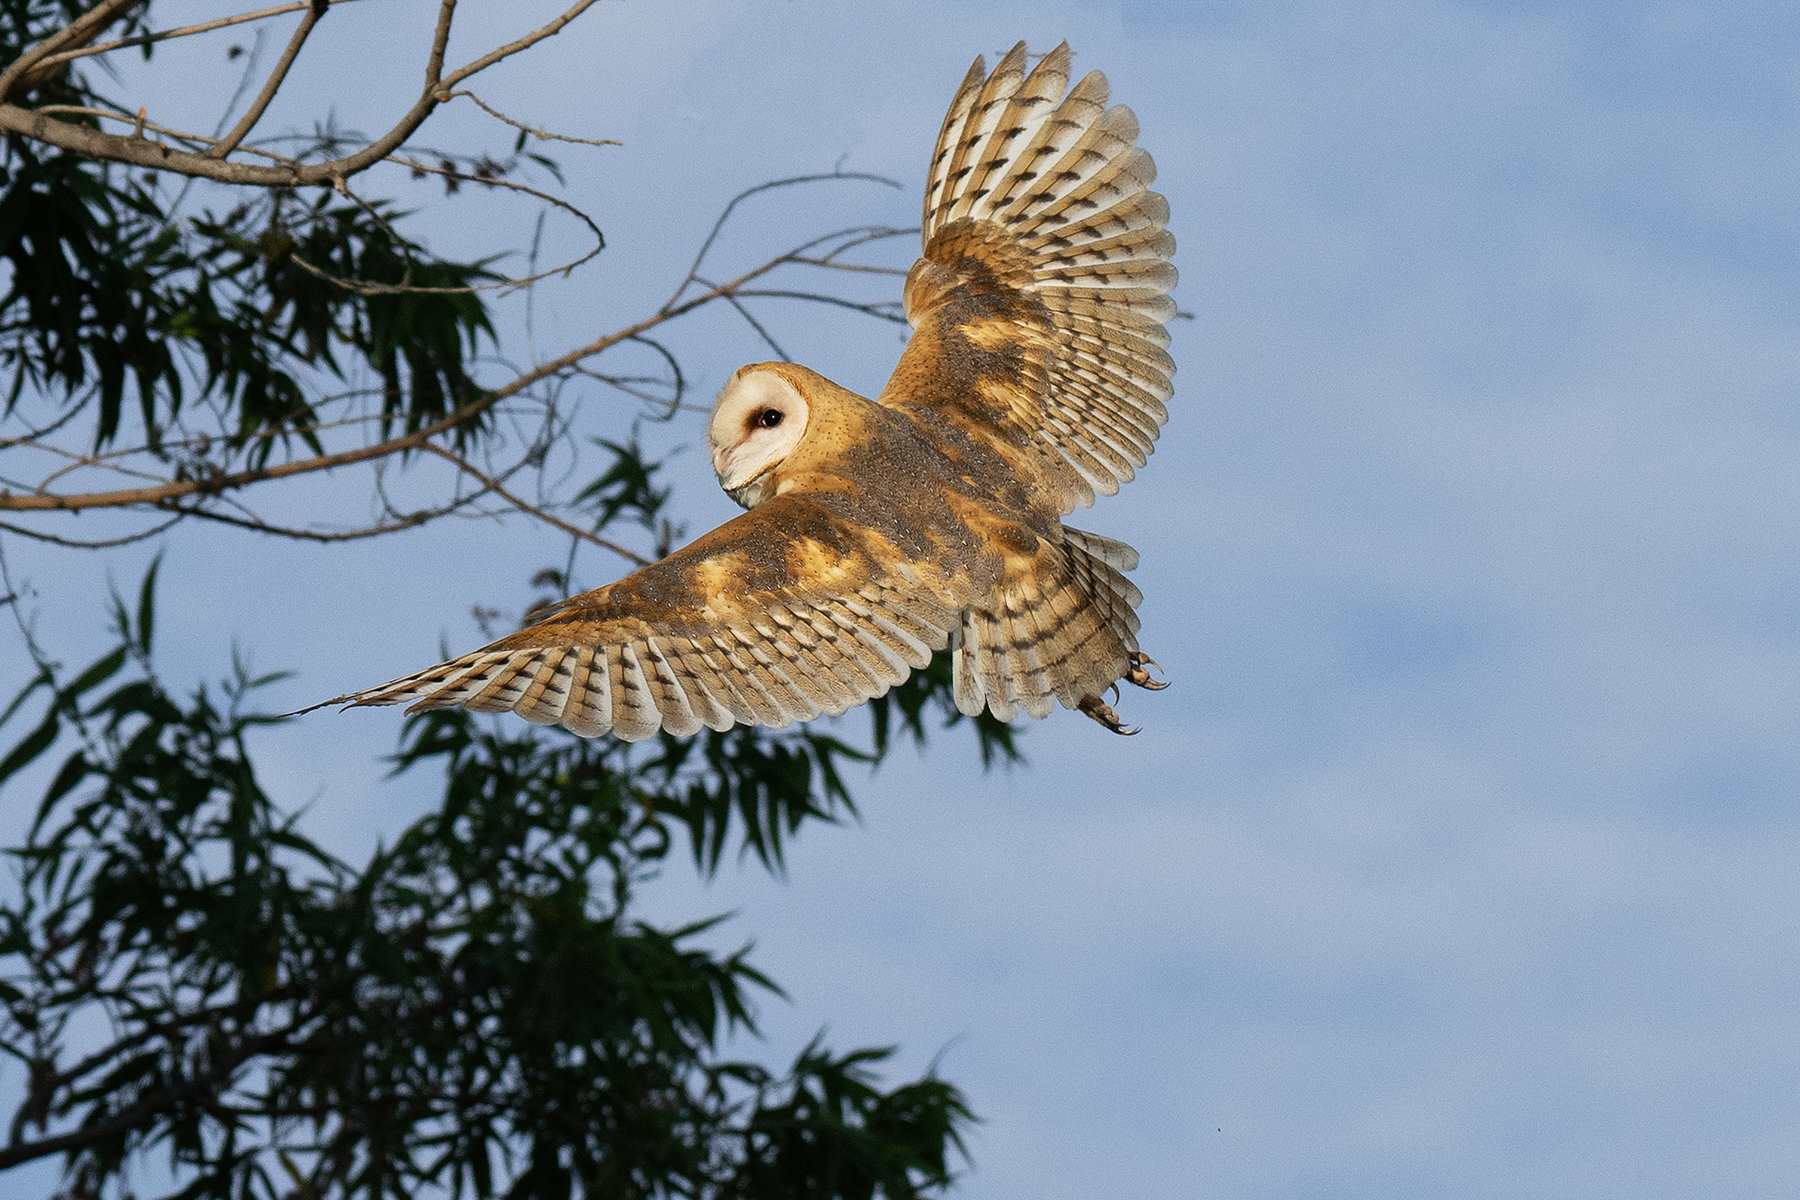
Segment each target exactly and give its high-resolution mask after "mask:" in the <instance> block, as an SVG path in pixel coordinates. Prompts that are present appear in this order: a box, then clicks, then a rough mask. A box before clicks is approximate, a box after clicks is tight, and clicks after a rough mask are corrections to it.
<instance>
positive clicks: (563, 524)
mask: <svg viewBox="0 0 1800 1200" xmlns="http://www.w3.org/2000/svg"><path fill="white" fill-rule="evenodd" d="M424 449H426V450H428V451H430V452H431V453H433V454H435V455H437V456H438V457H439V458H442V459H444V460H445V461H446V462H450V463H453V464H455V466H456V468H457V470H459V471H463V472H465V473H467V474H468V475H470V476H472V477H473V478H474V479H475V481H476V482H478V483H480V484H481V485H482V487H484V488H486V489H487V490H488V491H491V492H493V493H494V494H495V495H496V496H498V497H500V498H501V499H502V500H505V501H506V502H507V503H509V504H511V505H512V506H513V507H515V508H517V509H518V510H519V511H520V512H523V513H529V514H530V515H531V516H534V517H536V518H537V519H538V520H540V521H543V522H545V523H547V524H550V525H554V526H555V527H556V528H558V529H560V530H562V531H563V532H564V533H566V534H569V535H571V536H573V537H578V538H580V539H582V540H583V541H587V542H592V543H593V544H594V545H596V546H599V547H600V548H601V549H603V550H611V551H612V552H613V553H614V554H617V555H618V556H619V557H621V558H625V559H629V560H630V561H632V562H634V563H636V564H637V565H638V566H640V567H647V566H649V565H650V560H649V559H647V558H645V557H644V556H643V555H641V554H637V553H635V552H634V551H631V550H627V549H626V548H625V547H624V546H621V545H619V543H617V542H614V541H609V540H608V539H606V538H603V537H601V536H600V535H599V534H597V533H591V532H589V531H588V530H586V529H583V528H582V527H581V526H579V525H571V524H569V522H567V521H565V520H563V519H562V518H561V517H558V516H556V515H555V514H554V513H549V512H546V511H544V510H543V509H542V508H539V507H538V506H537V505H535V504H531V503H528V502H526V501H525V500H523V499H521V498H520V497H518V496H515V495H513V494H512V493H511V492H509V491H507V490H506V488H505V486H504V485H502V484H501V482H500V481H499V480H498V479H495V478H494V477H493V476H491V475H489V474H487V473H486V472H485V471H483V470H481V468H479V467H477V466H476V465H475V464H474V463H472V462H470V461H469V460H468V459H466V458H464V457H463V456H462V455H460V454H457V453H455V452H454V451H451V450H447V449H445V448H444V447H443V446H439V445H437V444H436V443H428V444H427V445H426V446H425V447H424Z"/></svg>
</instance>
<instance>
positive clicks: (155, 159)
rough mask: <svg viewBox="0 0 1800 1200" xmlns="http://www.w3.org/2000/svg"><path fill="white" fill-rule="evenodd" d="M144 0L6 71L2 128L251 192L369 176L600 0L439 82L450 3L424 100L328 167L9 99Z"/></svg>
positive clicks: (60, 37) (47, 43)
mask: <svg viewBox="0 0 1800 1200" xmlns="http://www.w3.org/2000/svg"><path fill="white" fill-rule="evenodd" d="M138 2H139V0H103V3H101V4H100V5H97V6H96V7H95V8H94V9H92V10H90V11H89V12H88V13H87V14H86V15H84V16H82V17H81V18H80V19H78V20H77V21H75V22H72V23H71V24H70V25H68V26H67V27H65V28H64V29H62V30H60V31H59V32H57V33H56V34H53V35H52V36H50V37H48V38H46V39H44V41H43V42H41V43H39V45H38V46H36V47H33V49H32V50H30V51H28V52H27V53H25V54H23V55H21V56H20V57H19V59H18V60H17V61H15V62H14V63H13V64H12V65H11V66H9V67H8V68H7V69H6V71H5V72H4V73H0V131H5V132H8V133H15V134H19V135H21V136H23V137H28V138H31V139H33V140H34V141H40V142H45V143H48V144H49V145H52V146H56V147H58V148H60V149H63V150H69V151H72V152H74V153H76V154H82V155H86V156H88V157H90V158H100V159H106V160H109V161H112V162H121V163H128V164H130V165H132V166H137V167H144V168H146V169H148V170H153V171H170V172H173V173H175V174H178V175H188V176H193V177H195V178H200V179H210V180H213V181H214V182H216V183H228V184H237V185H242V186H248V187H281V188H289V187H316V186H326V187H338V186H340V185H341V184H342V182H343V181H344V180H346V179H348V178H350V177H351V176H352V175H356V174H359V173H360V172H362V171H366V170H367V169H368V168H370V167H371V166H373V165H375V164H376V163H378V162H381V161H382V160H384V159H386V158H387V157H388V156H389V155H390V154H392V153H393V152H394V151H395V150H397V149H399V148H400V146H401V145H402V144H403V143H404V142H405V141H406V139H407V138H409V137H411V136H412V135H413V133H414V132H415V131H417V129H418V128H419V126H420V125H423V124H424V123H425V120H426V118H427V117H429V116H430V115H431V114H432V112H433V111H435V110H436V108H437V106H438V105H439V104H442V103H443V102H444V101H445V99H447V98H448V96H449V94H450V92H451V90H452V88H453V87H454V85H455V84H458V83H460V82H462V81H463V80H465V79H467V78H469V77H470V76H471V75H474V74H476V73H477V72H479V71H482V70H485V69H486V68H488V67H490V66H492V65H494V64H495V63H497V62H500V61H502V60H504V59H507V58H510V57H512V56H513V55H515V54H518V53H519V52H520V51H523V50H527V49H529V48H530V47H532V46H535V45H536V44H537V43H539V42H541V41H543V40H544V39H545V38H548V37H553V36H554V35H556V34H557V33H559V32H561V31H562V29H563V28H564V27H565V26H567V25H568V24H569V22H571V21H573V20H574V19H575V18H576V17H579V16H580V15H581V14H582V13H583V12H585V11H587V10H588V9H589V8H591V7H593V6H594V4H596V3H597V2H598V0H578V2H577V3H575V4H574V5H572V6H570V7H569V8H568V9H567V10H566V11H564V12H563V13H562V14H561V15H560V16H558V17H557V18H556V19H555V20H553V21H550V22H549V23H547V24H545V25H542V26H540V27H539V28H537V29H535V30H533V31H532V32H530V33H528V34H526V35H525V36H524V37H521V38H518V39H517V40H515V41H512V42H508V43H507V44H506V45H504V46H501V47H499V48H498V49H495V50H491V51H489V52H488V53H487V54H484V55H482V56H481V57H480V58H478V59H476V60H475V61H474V62H471V63H469V64H468V65H466V66H463V67H461V68H459V69H457V70H456V71H454V72H452V73H451V74H450V75H449V76H448V77H447V78H446V79H444V80H442V81H441V82H440V81H439V79H438V77H439V76H440V75H441V73H442V68H443V56H444V53H445V49H446V47H447V46H448V43H449V36H450V22H451V18H452V15H453V13H454V10H455V2H454V0H444V3H443V7H442V8H441V10H440V12H439V16H438V26H437V31H436V34H435V36H434V39H433V43H432V51H431V57H430V59H429V61H428V63H427V66H426V77H427V82H426V86H425V89H424V91H423V92H422V93H421V94H420V96H419V99H418V100H417V101H416V102H414V104H413V106H412V107H411V108H409V109H408V110H407V111H406V112H405V114H403V115H402V116H401V118H400V120H399V121H397V122H396V123H395V124H394V126H393V127H392V128H391V129H389V130H388V131H387V132H386V133H384V134H382V135H381V136H380V137H379V138H376V139H375V140H374V141H372V142H370V143H369V144H368V145H367V146H364V147H363V148H362V149H361V150H358V151H357V152H356V153H354V154H348V155H344V156H343V157H341V158H334V159H331V160H329V161H326V162H318V163H292V164H283V165H280V166H272V167H265V166H259V165H255V164H251V163H241V162H232V161H230V160H228V159H225V158H221V157H216V156H215V155H213V154H211V153H199V154H196V153H192V152H190V151H186V150H178V149H175V148H173V147H170V146H167V145H164V144H162V143H158V142H151V141H149V140H148V139H147V138H143V137H121V136H119V135H117V134H110V133H105V132H102V131H101V130H98V129H94V128H92V127H90V126H87V125H79V124H75V123H73V122H69V121H58V120H54V119H52V117H51V116H50V115H49V114H47V113H45V112H42V111H39V110H32V109H25V108H21V107H19V106H18V105H16V104H12V103H5V102H4V101H5V99H6V97H7V96H8V95H9V94H10V92H11V89H12V87H13V85H14V84H15V83H16V82H17V81H18V78H19V76H20V75H21V74H23V72H24V71H25V70H26V69H28V68H29V67H30V66H31V65H32V64H33V63H35V62H37V61H38V60H39V59H40V58H42V57H44V56H45V55H47V54H50V53H53V52H54V51H56V50H60V49H63V48H65V47H66V46H68V45H69V44H70V43H72V42H77V39H78V38H80V37H81V36H83V34H84V33H85V34H86V36H92V35H93V32H97V30H98V29H99V28H101V27H103V26H104V24H105V23H106V22H108V21H111V20H112V19H114V18H115V17H117V16H118V15H119V13H120V12H122V11H123V10H124V9H125V8H127V7H129V6H130V5H131V4H135V3H138ZM78 27H79V30H80V31H79V32H78ZM196 140H198V141H204V142H207V143H213V144H215V145H216V143H215V141H214V139H211V138H196Z"/></svg>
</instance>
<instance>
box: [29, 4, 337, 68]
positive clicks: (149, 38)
mask: <svg viewBox="0 0 1800 1200" xmlns="http://www.w3.org/2000/svg"><path fill="white" fill-rule="evenodd" d="M315 2H318V0H299V3H297V4H284V5H282V6H280V7H279V8H265V9H260V10H258V11H257V12H247V13H238V14H237V15H236V16H232V17H220V18H219V19H218V20H216V21H202V22H201V23H200V24H198V25H183V26H181V27H180V28H179V29H165V30H163V31H162V32H161V33H144V34H139V35H138V36H136V37H128V38H119V39H118V40H117V41H111V42H101V43H100V44H99V45H97V46H84V47H82V48H81V49H79V50H63V51H60V52H58V53H56V54H52V55H50V56H49V57H48V58H46V59H44V60H43V61H42V62H40V63H38V65H37V66H35V67H33V68H32V69H31V70H29V71H27V72H26V73H25V77H24V80H23V83H24V85H25V86H26V87H27V88H32V87H36V86H37V85H38V84H40V83H42V82H43V81H44V78H45V77H46V76H48V75H50V74H51V73H52V71H53V69H54V68H55V67H59V66H61V65H62V64H63V63H66V62H70V61H72V60H74V59H77V58H86V57H87V56H89V55H92V54H105V53H107V52H108V51H110V50H121V49H124V48H125V47H127V46H148V45H150V44H151V43H153V42H166V41H168V40H169V39H171V38H179V37H192V36H194V35H195V34H197V33H211V32H212V31H213V30H215V29H224V28H225V27H226V26H228V25H242V24H244V23H245V22H247V21H261V20H265V19H267V18H269V17H279V16H283V15H285V14H287V13H291V12H299V11H300V10H301V9H303V8H311V7H312V6H313V4H314V3H315ZM322 2H323V3H325V4H333V5H335V4H351V3H354V2H355V0H322Z"/></svg>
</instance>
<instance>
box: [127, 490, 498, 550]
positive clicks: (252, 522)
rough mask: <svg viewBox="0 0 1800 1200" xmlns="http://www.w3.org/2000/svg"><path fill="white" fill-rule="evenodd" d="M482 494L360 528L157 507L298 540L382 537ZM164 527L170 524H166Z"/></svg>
mask: <svg viewBox="0 0 1800 1200" xmlns="http://www.w3.org/2000/svg"><path fill="white" fill-rule="evenodd" d="M481 495H482V493H481V492H472V493H470V494H469V495H467V496H462V497H459V498H458V499H456V500H454V501H452V502H451V503H449V504H446V505H443V506H441V507H438V508H421V509H417V510H415V511H413V512H410V513H407V514H406V515H404V516H402V517H399V518H397V519H395V520H392V521H384V522H381V523H379V524H376V525H366V526H363V527H361V528H359V529H340V530H316V529H297V528H294V527H293V526H289V525H274V524H270V523H269V522H267V521H263V520H259V519H257V518H256V517H234V516H231V515H230V514H228V513H222V512H215V511H213V510H212V509H209V508H198V507H195V506H192V505H183V504H174V503H170V504H162V505H159V506H158V507H160V508H162V509H163V510H164V511H166V512H172V513H175V514H177V515H176V516H175V517H174V520H175V521H179V520H181V518H182V517H199V518H200V519H201V520H202V521H217V522H219V523H220V524H222V525H235V526H237V527H238V528H239V529H249V530H254V531H255V532H257V533H272V534H274V535H276V536H277V537H285V538H293V539H294V540H296V541H303V542H354V541H358V540H360V539H362V538H371V537H380V536H381V535H382V534H384V533H398V532H399V531H400V530H402V529H414V528H417V527H418V526H420V525H423V524H425V523H426V522H427V521H435V520H437V519H438V518H439V517H446V516H449V515H450V514H451V513H453V512H455V511H457V510H458V509H461V508H467V507H468V506H469V505H471V504H473V503H475V501H476V500H478V499H479V498H480V497H481ZM171 523H172V522H171ZM162 528H167V526H163V527H162Z"/></svg>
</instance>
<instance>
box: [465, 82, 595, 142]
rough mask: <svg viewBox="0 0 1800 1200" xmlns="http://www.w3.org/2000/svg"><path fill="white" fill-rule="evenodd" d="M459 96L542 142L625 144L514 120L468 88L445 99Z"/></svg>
mask: <svg viewBox="0 0 1800 1200" xmlns="http://www.w3.org/2000/svg"><path fill="white" fill-rule="evenodd" d="M458 96H467V97H468V98H469V99H471V100H473V101H474V102H475V104H476V106H477V107H478V108H480V109H481V111H482V112H484V113H486V114H487V115H488V116H490V117H493V118H494V119H495V120H497V121H504V122H506V123H507V124H508V125H511V126H512V127H513V128H514V129H522V130H524V131H525V132H526V133H529V134H531V135H532V136H533V137H535V138H537V139H538V140H539V141H541V142H573V143H575V144H576V145H577V146H622V145H624V144H625V143H623V142H621V141H619V140H618V139H616V138H578V137H570V136H568V135H567V134H563V133H550V132H548V131H547V130H543V129H536V128H533V127H532V126H530V125H527V124H525V122H523V121H515V120H513V118H511V117H509V116H507V115H506V114H505V113H503V112H501V111H500V110H499V109H497V108H491V107H489V106H488V105H487V104H486V103H485V102H484V101H483V100H482V99H481V97H480V96H477V95H476V94H475V93H474V92H471V91H469V90H468V89H466V88H463V89H459V90H457V91H454V92H451V93H450V94H449V95H448V96H445V97H444V99H445V100H447V101H448V100H454V99H456V98H457V97H458Z"/></svg>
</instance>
